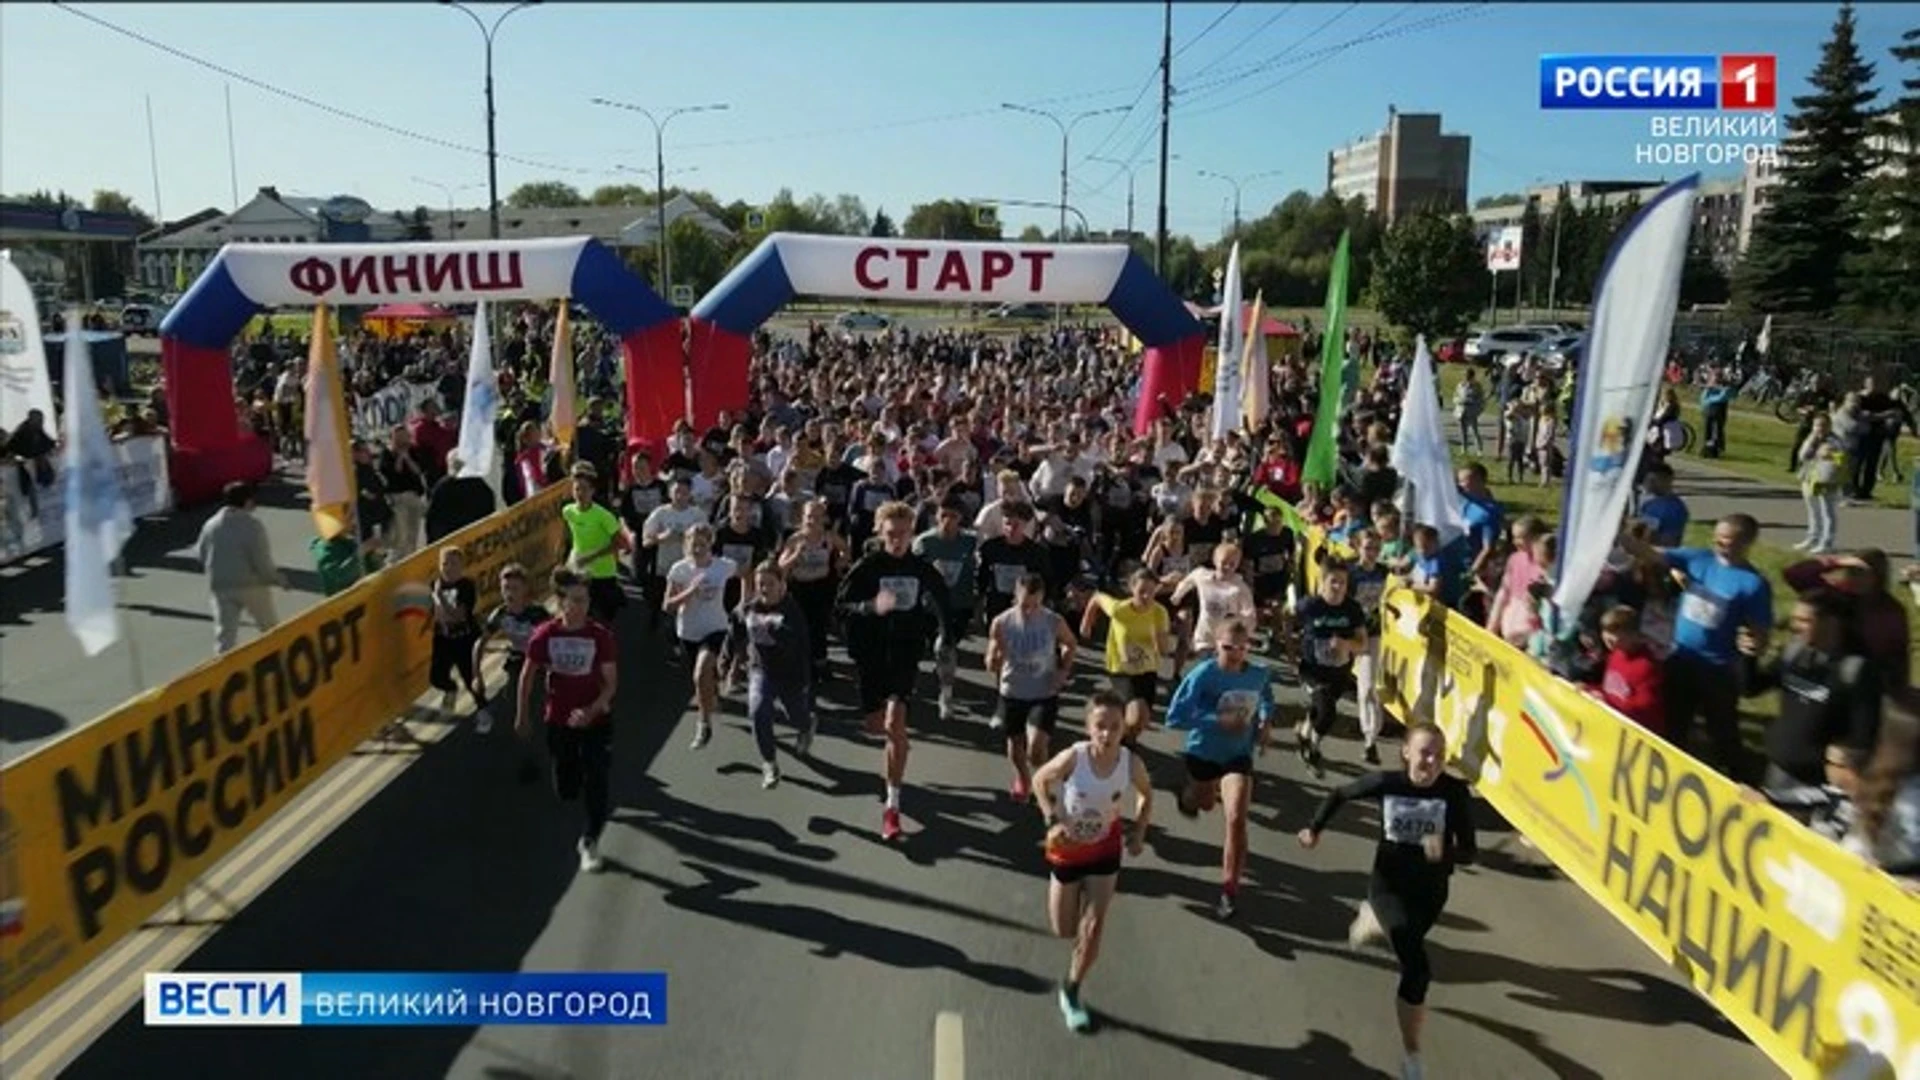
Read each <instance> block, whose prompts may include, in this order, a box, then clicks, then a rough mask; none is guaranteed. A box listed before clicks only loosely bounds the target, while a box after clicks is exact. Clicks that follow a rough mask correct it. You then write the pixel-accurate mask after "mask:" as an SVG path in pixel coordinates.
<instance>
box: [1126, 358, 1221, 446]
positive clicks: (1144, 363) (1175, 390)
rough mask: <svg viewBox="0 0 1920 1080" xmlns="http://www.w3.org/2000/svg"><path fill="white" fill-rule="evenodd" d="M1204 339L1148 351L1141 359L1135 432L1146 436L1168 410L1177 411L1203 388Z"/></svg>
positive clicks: (1134, 415)
mask: <svg viewBox="0 0 1920 1080" xmlns="http://www.w3.org/2000/svg"><path fill="white" fill-rule="evenodd" d="M1206 347H1207V339H1206V337H1205V336H1204V335H1199V334H1196V335H1194V336H1193V337H1190V338H1185V339H1183V340H1181V341H1177V342H1175V343H1174V344H1172V345H1164V346H1161V347H1159V348H1153V349H1148V350H1147V351H1146V354H1145V355H1144V356H1142V357H1141V359H1140V368H1141V370H1140V401H1139V403H1138V404H1137V405H1135V406H1134V413H1133V431H1134V434H1136V435H1146V434H1148V433H1150V432H1151V431H1152V430H1153V422H1154V420H1156V419H1158V418H1159V417H1161V416H1163V415H1165V412H1166V410H1167V409H1169V408H1174V409H1177V408H1179V407H1180V405H1181V404H1182V403H1184V402H1185V401H1186V400H1187V398H1189V397H1191V396H1193V394H1194V392H1195V391H1196V390H1198V389H1199V388H1200V365H1201V362H1202V361H1203V360H1204V359H1205V353H1206Z"/></svg>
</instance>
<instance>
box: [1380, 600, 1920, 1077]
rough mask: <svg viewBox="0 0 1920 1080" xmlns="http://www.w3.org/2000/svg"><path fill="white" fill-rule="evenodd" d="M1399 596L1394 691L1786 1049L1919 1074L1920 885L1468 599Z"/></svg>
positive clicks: (1539, 841)
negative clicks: (1830, 834)
mask: <svg viewBox="0 0 1920 1080" xmlns="http://www.w3.org/2000/svg"><path fill="white" fill-rule="evenodd" d="M1383 608H1384V610H1383V611H1382V641H1381V656H1380V673H1381V674H1380V679H1381V683H1380V693H1381V700H1382V702H1383V703H1384V704H1385V705H1386V707H1387V708H1388V709H1389V710H1390V711H1391V712H1392V713H1393V714H1394V715H1395V716H1397V717H1400V718H1402V719H1404V718H1407V717H1427V718H1431V719H1432V720H1433V721H1434V722H1436V723H1438V724H1439V725H1440V726H1441V727H1442V728H1443V729H1444V730H1445V731H1446V733H1447V740H1448V743H1449V746H1450V747H1451V750H1452V752H1453V754H1454V755H1455V756H1456V758H1457V761H1456V765H1458V766H1459V767H1460V768H1461V770H1462V771H1463V772H1464V774H1465V775H1466V776H1467V777H1468V778H1469V779H1471V780H1473V781H1474V784H1475V788H1476V790H1477V791H1478V793H1479V794H1480V796H1481V797H1482V798H1484V799H1486V800H1487V802H1488V803H1490V804H1491V805H1492V806H1493V807H1494V808H1495V809H1497V810H1499V811H1500V813H1501V814H1502V815H1504V816H1505V817H1506V819H1507V820H1508V821H1509V822H1510V823H1512V825H1513V826H1514V827H1515V828H1516V829H1518V830H1520V832H1522V833H1523V834H1525V835H1526V837H1527V838H1528V839H1529V840H1531V841H1533V843H1534V844H1535V845H1537V846H1538V847H1539V849H1540V850H1541V851H1542V852H1544V853H1546V854H1547V855H1548V856H1549V857H1550V858H1552V859H1553V861H1554V864H1555V865H1556V866H1558V867H1559V868H1560V870H1561V871H1562V872H1563V873H1565V874H1566V875H1567V876H1568V877H1569V878H1571V879H1572V880H1573V881H1574V882H1575V883H1577V884H1578V885H1579V886H1580V887H1581V888H1582V889H1584V890H1586V892H1587V894H1588V895H1589V896H1591V897H1593V899H1594V900H1596V901H1597V902H1599V904H1600V905H1601V906H1602V907H1604V908H1606V909H1607V911H1608V912H1609V913H1610V914H1612V915H1613V917H1614V918H1616V919H1618V920H1619V921H1620V922H1621V923H1623V924H1624V925H1626V926H1627V927H1628V928H1629V929H1631V930H1632V931H1633V932H1634V933H1635V934H1636V935H1638V936H1639V937H1640V939H1641V940H1642V941H1644V942H1646V944H1647V945H1648V946H1650V947H1651V948H1652V949H1653V950H1654V951H1655V952H1657V953H1659V954H1660V955H1661V956H1663V957H1665V958H1666V959H1667V961H1668V962H1669V963H1671V964H1672V965H1673V966H1674V967H1675V968H1676V969H1677V970H1678V971H1679V972H1681V973H1682V974H1683V975H1684V976H1685V977H1686V978H1687V979H1688V981H1690V982H1691V983H1692V984H1693V986H1694V988H1695V989H1697V990H1698V991H1699V992H1700V993H1701V994H1703V995H1705V996H1706V997H1707V998H1708V999H1709V1000H1711V1001H1712V1002H1713V1003H1714V1005H1715V1006H1717V1007H1718V1008H1719V1009H1720V1011H1721V1012H1722V1013H1724V1014H1725V1015H1726V1016H1727V1018H1728V1019H1730V1020H1732V1021H1733V1022H1734V1023H1735V1024H1736V1025H1738V1026H1739V1028H1740V1029H1741V1030H1742V1031H1744V1032H1745V1033H1746V1034H1747V1036H1748V1037H1749V1038H1751V1039H1752V1040H1753V1041H1754V1043H1755V1045H1757V1046H1759V1047H1760V1049H1761V1050H1763V1051H1764V1052H1765V1053H1766V1054H1767V1056H1769V1057H1770V1058H1772V1059H1773V1060H1774V1062H1775V1063H1777V1064H1778V1065H1780V1067H1781V1068H1783V1069H1785V1070H1786V1071H1787V1073H1788V1074H1790V1075H1792V1076H1795V1077H1809V1078H1810V1077H1829V1076H1845V1077H1859V1078H1861V1080H1866V1078H1871V1077H1896V1076H1897V1077H1898V1078H1899V1080H1914V1078H1920V897H1915V896H1914V895H1912V894H1910V893H1907V892H1905V891H1903V890H1902V889H1901V887H1900V886H1899V884H1898V883H1896V882H1895V881H1894V880H1893V879H1892V878H1891V877H1889V876H1887V875H1886V874H1884V873H1882V872H1880V871H1879V870H1878V869H1876V868H1875V867H1873V866H1871V865H1869V864H1868V863H1866V862H1865V861H1863V860H1861V859H1859V858H1857V857H1855V856H1853V855H1851V854H1849V853H1847V852H1846V851H1845V850H1844V849H1842V848H1841V847H1840V846H1839V845H1837V844H1834V843H1831V842H1829V841H1827V840H1825V839H1823V838H1821V837H1820V836H1818V835H1816V834H1815V833H1813V832H1812V831H1811V830H1809V829H1807V828H1805V827H1803V826H1801V825H1800V824H1798V823H1797V822H1795V821H1793V820H1792V819H1791V818H1789V817H1787V816H1786V815H1785V814H1782V813H1781V812H1780V811H1778V810H1776V809H1774V808H1773V807H1771V806H1768V805H1766V804H1764V803H1761V802H1755V801H1750V800H1749V799H1747V798H1743V797H1742V794H1741V791H1740V789H1739V788H1738V787H1737V786H1736V785H1734V784H1733V783H1732V782H1731V781H1728V780H1727V779H1725V778H1724V777H1722V776H1720V775H1719V774H1718V773H1715V772H1713V771H1712V770H1710V769H1708V768H1706V767H1705V766H1704V765H1702V764H1700V763H1699V762H1698V761H1695V760H1694V759H1693V758H1691V757H1689V756H1688V755H1686V754H1685V753H1683V752H1681V751H1680V750H1678V749H1676V748H1674V747H1673V746H1672V745H1670V744H1668V743H1667V742H1665V741H1664V740H1662V739H1660V738H1658V737H1656V736H1654V735H1652V734H1650V733H1648V732H1647V731H1646V730H1645V729H1643V728H1641V727H1640V726H1639V725H1637V724H1634V723H1633V722H1631V721H1629V720H1627V719H1625V718H1624V717H1621V716H1620V715H1619V714H1617V713H1615V712H1614V711H1613V710H1611V709H1609V708H1607V707H1605V706H1604V705H1602V704H1600V703H1598V702H1597V701H1595V700H1593V699H1591V698H1589V697H1587V696H1586V695H1584V694H1582V693H1581V692H1580V691H1578V690H1576V689H1574V688H1573V687H1572V686H1571V685H1569V684H1568V683H1565V682H1563V681H1561V680H1559V679H1557V678H1554V677H1553V676H1552V675H1551V674H1549V673H1548V672H1547V671H1546V670H1545V669H1544V668H1542V667H1540V666H1539V665H1538V664H1536V663H1535V662H1534V661H1533V660H1532V659H1531V658H1530V657H1528V656H1526V655H1525V654H1524V653H1522V652H1520V651H1519V650H1517V649H1514V648H1513V647H1511V646H1509V645H1507V644H1506V643H1505V642H1503V641H1501V640H1499V639H1498V638H1496V637H1494V636H1493V635H1492V634H1489V633H1487V632H1486V631H1485V630H1483V629H1481V628H1480V627H1478V626H1475V625H1473V623H1471V622H1470V621H1468V620H1467V619H1465V618H1463V617H1461V616H1460V615H1458V614H1455V613H1453V612H1450V611H1447V610H1446V609H1445V608H1443V607H1440V606H1439V605H1437V604H1430V603H1429V602H1428V601H1427V600H1425V599H1424V598H1422V597H1421V596H1419V595H1418V594H1416V593H1414V592H1412V591H1410V590H1406V589H1396V590H1393V591H1391V592H1389V593H1388V595H1387V596H1386V597H1385V599H1384V600H1383Z"/></svg>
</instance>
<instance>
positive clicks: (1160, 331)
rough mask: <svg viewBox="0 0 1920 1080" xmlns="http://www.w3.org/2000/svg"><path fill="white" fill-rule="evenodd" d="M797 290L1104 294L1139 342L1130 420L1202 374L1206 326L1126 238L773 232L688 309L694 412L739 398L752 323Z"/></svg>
mask: <svg viewBox="0 0 1920 1080" xmlns="http://www.w3.org/2000/svg"><path fill="white" fill-rule="evenodd" d="M795 296H831V297H848V298H854V299H865V300H922V301H931V302H934V303H976V304H998V303H1030V302H1038V303H1048V304H1105V305H1106V306H1107V308H1108V310H1110V311H1112V312H1113V314H1114V317H1115V318H1118V319H1119V320H1120V321H1121V322H1122V323H1123V324H1125V325H1126V327H1127V329H1128V330H1130V331H1132V332H1133V336H1134V337H1136V338H1138V339H1140V342H1141V344H1143V345H1145V346H1146V357H1145V362H1144V371H1143V372H1142V377H1141V394H1140V405H1139V408H1138V409H1137V410H1136V412H1135V415H1134V425H1135V427H1136V429H1138V430H1142V431H1144V430H1145V429H1146V428H1147V427H1149V426H1151V424H1152V420H1153V416H1154V415H1155V412H1156V408H1155V406H1156V403H1157V402H1158V400H1159V399H1160V398H1162V397H1165V398H1166V399H1168V400H1169V401H1171V402H1173V403H1174V404H1176V405H1178V404H1179V403H1180V402H1182V401H1184V400H1185V399H1186V397H1187V395H1189V394H1191V393H1192V392H1193V391H1194V389H1195V388H1196V387H1197V386H1198V384H1199V379H1200V358H1201V353H1202V351H1203V349H1204V345H1205V333H1204V331H1203V329H1202V328H1201V326H1200V323H1199V321H1198V320H1197V319H1195V318H1194V317H1193V315H1192V313H1190V312H1189V311H1188V310H1187V308H1186V305H1184V304H1182V303H1181V302H1180V299H1179V297H1177V296H1175V295H1174V294H1173V291H1172V290H1171V289H1169V288H1167V286H1166V283H1164V282H1162V281H1161V280H1160V279H1159V278H1158V277H1157V276H1155V275H1154V272H1153V270H1152V269H1151V268H1150V267H1148V266H1147V264H1146V263H1145V262H1144V261H1143V260H1142V259H1141V258H1140V257H1139V256H1138V255H1137V254H1135V253H1134V251H1133V249H1132V248H1130V247H1127V246H1126V245H1125V244H1012V243H998V242H984V243H981V242H964V243H963V242H958V241H946V240H901V239H880V238H873V239H868V238H864V237H854V236H811V235H802V234H797V233H775V234H774V235H772V236H769V237H767V238H766V240H764V241H762V242H761V244H760V246H759V247H758V248H756V249H755V250H754V252H753V253H752V254H751V255H748V256H747V258H746V259H745V260H744V261H742V262H741V263H740V265H739V266H736V267H734V269H733V272H732V273H730V274H728V275H727V276H726V278H725V279H724V280H722V281H721V282H720V284H718V285H716V286H714V288H713V291H712V292H710V293H708V294H707V295H706V296H705V297H703V298H702V299H701V301H700V303H699V304H698V305H697V306H696V307H695V308H694V309H693V318H692V324H693V325H692V337H691V342H692V344H691V357H690V360H691V364H690V367H691V372H692V392H693V413H694V423H695V424H696V425H697V426H700V427H706V426H709V425H711V424H712V423H713V422H714V420H715V418H716V417H717V416H718V415H719V414H720V413H721V412H729V413H733V414H735V415H738V414H739V412H740V410H742V409H744V408H745V407H746V405H747V397H748V389H749V388H748V385H747V383H748V377H747V359H748V353H749V351H750V350H751V348H752V338H753V332H754V331H755V330H757V329H759V327H760V324H761V323H764V322H766V320H767V319H768V317H770V316H771V315H772V314H773V313H774V312H775V311H778V310H779V309H780V308H781V306H782V305H784V304H786V302H787V301H788V300H790V299H792V298H793V297H795Z"/></svg>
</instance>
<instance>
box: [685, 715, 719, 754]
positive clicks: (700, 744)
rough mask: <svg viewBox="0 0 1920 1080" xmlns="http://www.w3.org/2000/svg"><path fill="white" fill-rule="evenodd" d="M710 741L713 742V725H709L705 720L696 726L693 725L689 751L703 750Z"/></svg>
mask: <svg viewBox="0 0 1920 1080" xmlns="http://www.w3.org/2000/svg"><path fill="white" fill-rule="evenodd" d="M712 741H713V725H712V724H709V723H707V722H706V721H705V720H702V721H700V722H699V723H698V724H695V725H694V727H693V742H692V743H690V744H689V748H690V749H693V750H700V749H703V748H704V747H705V746H706V745H707V744H708V743H710V742H712Z"/></svg>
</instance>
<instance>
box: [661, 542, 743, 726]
mask: <svg viewBox="0 0 1920 1080" xmlns="http://www.w3.org/2000/svg"><path fill="white" fill-rule="evenodd" d="M686 545H687V555H686V558H684V559H681V560H680V561H679V562H677V563H674V564H673V567H672V568H671V569H669V570H668V571H667V597H666V602H665V607H666V609H667V610H668V611H670V612H673V613H674V615H675V620H674V629H675V631H676V632H677V633H678V634H679V637H680V646H681V648H683V649H685V650H686V653H687V662H688V663H689V664H691V665H692V666H693V686H694V696H695V698H696V700H697V701H698V703H699V706H700V723H699V726H698V727H696V728H694V731H693V748H694V749H695V750H698V749H700V748H701V747H703V746H705V745H707V741H708V740H710V739H712V738H713V713H714V710H715V709H716V708H717V707H718V706H719V704H720V657H721V656H722V655H723V654H724V652H725V650H726V645H727V625H728V619H727V605H726V592H727V582H728V581H730V580H732V579H733V576H734V575H735V574H737V573H739V572H740V568H739V567H738V566H736V565H735V564H734V562H733V560H732V559H724V558H720V557H718V556H716V555H714V553H713V526H711V525H707V524H704V523H703V524H700V525H695V526H694V527H693V528H691V529H688V530H687V540H686Z"/></svg>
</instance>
